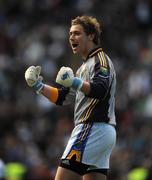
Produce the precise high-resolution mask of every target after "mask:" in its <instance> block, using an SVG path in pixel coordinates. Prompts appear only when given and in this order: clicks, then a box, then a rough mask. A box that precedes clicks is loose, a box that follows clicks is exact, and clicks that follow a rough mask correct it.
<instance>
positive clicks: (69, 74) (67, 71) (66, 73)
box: [56, 66, 83, 90]
mask: <svg viewBox="0 0 152 180" xmlns="http://www.w3.org/2000/svg"><path fill="white" fill-rule="evenodd" d="M56 82H57V83H59V84H61V85H63V86H64V87H72V88H73V89H75V90H80V89H81V87H82V85H83V81H82V80H81V79H80V78H77V77H74V74H73V71H72V69H71V68H69V67H64V66H63V67H62V68H61V69H60V70H59V72H58V74H57V77H56Z"/></svg>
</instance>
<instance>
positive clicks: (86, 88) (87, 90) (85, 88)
mask: <svg viewBox="0 0 152 180" xmlns="http://www.w3.org/2000/svg"><path fill="white" fill-rule="evenodd" d="M80 91H82V92H83V93H84V94H85V95H88V94H89V93H90V83H89V82H87V81H84V82H83V85H82V87H81V89H80Z"/></svg>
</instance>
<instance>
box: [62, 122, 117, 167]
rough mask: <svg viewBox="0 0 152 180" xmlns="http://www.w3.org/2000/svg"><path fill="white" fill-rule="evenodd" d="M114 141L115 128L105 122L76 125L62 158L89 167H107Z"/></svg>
mask: <svg viewBox="0 0 152 180" xmlns="http://www.w3.org/2000/svg"><path fill="white" fill-rule="evenodd" d="M115 142H116V130H115V128H114V127H113V126H112V125H109V124H106V123H98V122H94V123H87V124H79V125H77V126H76V127H75V128H74V129H73V131H72V134H71V137H70V139H69V141H68V144H67V146H66V149H65V151H64V153H63V156H62V158H61V159H62V160H63V159H64V160H70V159H74V160H75V161H77V162H80V163H84V164H86V165H90V166H89V168H91V169H109V159H110V155H111V153H112V150H113V148H114V146H115Z"/></svg>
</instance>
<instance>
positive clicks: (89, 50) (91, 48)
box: [82, 44, 97, 61]
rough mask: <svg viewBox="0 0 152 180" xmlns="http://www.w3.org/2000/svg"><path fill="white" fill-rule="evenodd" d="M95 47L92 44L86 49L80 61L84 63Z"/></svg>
mask: <svg viewBox="0 0 152 180" xmlns="http://www.w3.org/2000/svg"><path fill="white" fill-rule="evenodd" d="M96 47H97V46H96V45H95V44H92V45H91V46H89V47H88V48H87V50H86V52H85V53H84V54H83V55H82V59H83V60H84V61H86V60H87V57H88V54H89V53H90V52H91V51H92V50H93V49H94V48H96Z"/></svg>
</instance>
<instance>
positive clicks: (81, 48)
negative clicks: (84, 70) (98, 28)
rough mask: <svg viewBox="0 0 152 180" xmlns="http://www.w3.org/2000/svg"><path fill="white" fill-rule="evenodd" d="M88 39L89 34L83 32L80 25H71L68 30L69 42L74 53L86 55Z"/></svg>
mask: <svg viewBox="0 0 152 180" xmlns="http://www.w3.org/2000/svg"><path fill="white" fill-rule="evenodd" d="M89 41H90V38H89V36H88V35H87V34H86V33H85V32H84V29H83V27H82V26H81V25H79V24H78V25H73V26H71V28H70V31H69V42H70V45H71V48H72V50H73V53H74V54H78V55H80V56H82V57H86V56H87V55H88V51H89V50H88V43H89Z"/></svg>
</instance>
